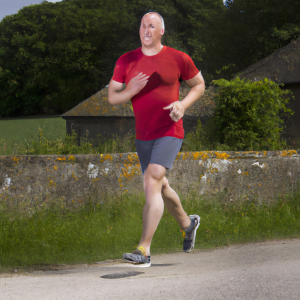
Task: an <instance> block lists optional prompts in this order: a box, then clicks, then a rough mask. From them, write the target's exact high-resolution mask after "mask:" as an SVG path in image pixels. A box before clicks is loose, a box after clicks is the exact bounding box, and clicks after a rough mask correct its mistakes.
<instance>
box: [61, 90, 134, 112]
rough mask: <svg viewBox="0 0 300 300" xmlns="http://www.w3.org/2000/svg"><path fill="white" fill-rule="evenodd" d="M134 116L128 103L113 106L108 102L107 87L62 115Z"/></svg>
mask: <svg viewBox="0 0 300 300" xmlns="http://www.w3.org/2000/svg"><path fill="white" fill-rule="evenodd" d="M76 116H78V117H134V114H133V112H132V110H131V107H130V104H128V103H124V104H121V105H116V106H113V105H111V104H109V102H108V87H105V88H103V89H102V90H100V91H99V92H97V93H96V94H94V95H93V96H91V97H89V98H87V99H86V100H84V101H82V102H80V103H79V104H78V105H77V106H75V107H74V108H72V109H71V110H69V111H67V112H66V113H64V114H63V115H62V117H76Z"/></svg>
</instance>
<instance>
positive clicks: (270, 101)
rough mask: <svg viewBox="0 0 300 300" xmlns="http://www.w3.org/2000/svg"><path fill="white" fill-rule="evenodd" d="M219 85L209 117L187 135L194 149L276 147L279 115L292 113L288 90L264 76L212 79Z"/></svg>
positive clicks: (281, 144) (282, 144)
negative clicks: (253, 79)
mask: <svg viewBox="0 0 300 300" xmlns="http://www.w3.org/2000/svg"><path fill="white" fill-rule="evenodd" d="M214 84H215V85H218V86H219V91H218V93H217V96H216V98H215V101H216V107H215V111H214V115H213V117H212V118H211V119H210V120H209V121H208V123H207V124H206V125H205V126H203V125H202V124H201V123H199V124H198V126H197V128H196V131H195V132H194V133H191V134H190V135H188V136H187V143H186V145H187V147H191V148H194V150H212V149H213V150H243V151H245V150H280V149H283V148H286V146H287V145H286V143H285V142H284V141H283V139H282V138H281V132H282V130H283V127H284V126H283V123H284V121H283V118H284V117H288V116H289V115H291V114H293V112H292V111H291V110H290V109H287V108H286V104H287V103H288V101H289V98H288V97H287V95H288V94H289V93H290V91H288V90H283V89H281V88H280V85H278V84H277V83H275V82H273V81H271V80H268V79H267V78H264V79H263V80H261V81H256V82H251V81H250V80H241V79H240V78H239V77H237V78H235V79H233V80H231V81H227V80H225V79H219V80H216V81H214Z"/></svg>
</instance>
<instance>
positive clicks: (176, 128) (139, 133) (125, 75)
mask: <svg viewBox="0 0 300 300" xmlns="http://www.w3.org/2000/svg"><path fill="white" fill-rule="evenodd" d="M141 72H143V73H144V74H146V75H148V76H150V77H149V81H148V83H147V84H146V86H145V87H144V88H143V89H142V90H141V91H140V92H139V93H138V94H136V95H135V96H134V97H133V98H132V99H131V102H132V106H133V111H134V115H135V129H136V138H137V139H138V140H143V141H149V140H153V139H157V138H161V137H164V136H173V137H176V138H180V139H183V137H184V130H183V126H182V119H180V120H179V121H178V122H174V121H172V119H171V118H170V116H169V114H170V111H169V110H164V109H163V107H165V106H168V105H169V104H171V103H173V102H175V101H177V100H179V88H180V81H179V80H180V79H181V80H188V79H191V78H193V77H194V76H196V75H197V74H198V73H199V70H198V69H197V68H196V66H195V64H194V63H193V61H192V59H191V58H190V57H189V56H188V55H187V54H185V53H183V52H181V51H178V50H175V49H173V48H170V47H166V46H164V47H163V49H162V50H161V51H160V52H159V53H158V54H156V55H153V56H147V55H144V54H143V52H142V50H141V48H138V49H136V50H133V51H130V52H128V53H126V54H124V55H122V56H121V57H120V58H119V59H118V60H117V63H116V67H115V70H114V75H113V77H112V79H113V80H115V81H117V82H120V83H126V85H127V84H128V83H129V81H130V80H131V79H132V78H133V77H135V76H137V75H138V74H139V73H141Z"/></svg>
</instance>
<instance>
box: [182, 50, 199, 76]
mask: <svg viewBox="0 0 300 300" xmlns="http://www.w3.org/2000/svg"><path fill="white" fill-rule="evenodd" d="M182 64H183V65H182V66H181V76H180V78H181V79H182V80H189V79H192V78H193V77H195V76H196V75H197V74H198V73H199V70H198V69H197V68H196V66H195V64H194V62H193V60H192V59H191V57H190V56H189V55H187V54H186V53H183V61H182Z"/></svg>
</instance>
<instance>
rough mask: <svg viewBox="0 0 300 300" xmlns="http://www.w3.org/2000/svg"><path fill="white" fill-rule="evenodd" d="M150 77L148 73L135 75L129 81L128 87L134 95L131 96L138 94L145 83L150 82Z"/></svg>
mask: <svg viewBox="0 0 300 300" xmlns="http://www.w3.org/2000/svg"><path fill="white" fill-rule="evenodd" d="M148 79H149V76H147V75H146V74H143V73H140V74H139V75H137V76H136V77H133V78H132V79H131V80H130V81H129V83H128V85H127V87H126V89H127V90H128V91H129V92H130V94H131V95H132V96H131V97H133V96H134V95H136V94H138V93H139V92H140V91H141V90H142V89H143V88H144V87H145V85H146V84H147V82H148Z"/></svg>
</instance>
